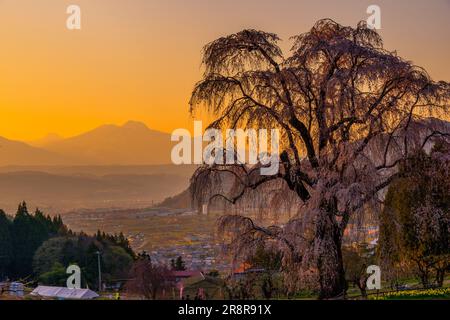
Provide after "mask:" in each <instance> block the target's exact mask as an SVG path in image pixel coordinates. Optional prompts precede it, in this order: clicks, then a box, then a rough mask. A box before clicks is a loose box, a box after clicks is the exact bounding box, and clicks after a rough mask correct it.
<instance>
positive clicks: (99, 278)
mask: <svg viewBox="0 0 450 320" xmlns="http://www.w3.org/2000/svg"><path fill="white" fill-rule="evenodd" d="M95 254H96V255H97V264H98V292H99V293H100V292H101V291H102V267H101V264H100V254H101V252H100V251H97V252H96V253H95Z"/></svg>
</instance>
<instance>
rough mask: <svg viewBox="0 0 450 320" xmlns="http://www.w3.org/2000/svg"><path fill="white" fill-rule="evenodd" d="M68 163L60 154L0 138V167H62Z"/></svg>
mask: <svg viewBox="0 0 450 320" xmlns="http://www.w3.org/2000/svg"><path fill="white" fill-rule="evenodd" d="M68 162H70V160H69V159H67V158H65V157H64V156H61V155H59V154H55V153H53V152H50V151H47V150H43V149H40V148H36V147H32V146H30V145H28V144H26V143H24V142H20V141H14V140H9V139H6V138H3V137H0V166H7V165H17V166H27V165H37V166H39V165H62V164H65V163H68Z"/></svg>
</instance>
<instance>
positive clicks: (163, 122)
mask: <svg viewBox="0 0 450 320" xmlns="http://www.w3.org/2000/svg"><path fill="white" fill-rule="evenodd" d="M391 2H392V1H387V0H380V1H377V4H378V5H379V6H380V7H381V9H382V30H381V31H380V34H381V35H382V37H383V39H384V41H385V47H386V49H388V50H397V52H398V54H399V55H400V56H401V57H403V58H405V59H408V60H412V61H413V62H414V63H415V64H417V65H419V66H422V67H424V68H425V69H426V70H427V71H428V72H429V73H430V75H431V76H432V77H433V79H435V80H445V81H450V62H449V60H448V52H450V43H449V41H448V32H449V31H450V20H449V19H448V17H447V14H448V13H449V12H450V1H448V0H434V1H432V2H433V3H425V2H419V1H416V0H414V1H405V0H400V1H395V3H391ZM74 3H76V4H77V5H79V6H80V7H81V10H82V29H81V30H80V31H69V30H67V29H66V26H65V21H66V18H67V14H66V8H67V6H68V5H69V4H74ZM370 4H373V1H366V0H364V1H360V0H345V1H341V2H339V3H337V2H336V1H332V0H322V1H298V0H282V1H277V2H276V3H275V2H274V1H267V0H263V1H257V0H248V1H246V2H245V3H241V2H238V1H234V0H228V1H225V0H217V1H214V3H211V1H207V0H196V1H193V2H192V3H189V4H188V3H186V1H181V0H171V1H163V0H160V1H158V0H149V1H146V0H134V1H121V0H96V1H92V0H90V1H89V0H77V1H67V0H61V1H58V2H57V3H55V1H52V0H40V1H39V3H37V2H36V1H33V0H3V1H0V19H1V21H2V28H0V36H1V38H2V40H3V41H2V44H3V50H1V51H0V136H2V137H6V138H8V139H13V140H24V141H30V140H36V139H40V138H42V137H44V136H46V135H48V134H49V133H56V134H58V135H60V136H62V137H71V136H75V135H78V134H80V133H83V132H86V131H89V130H92V129H94V128H96V127H98V126H101V125H105V124H115V125H122V124H123V123H125V122H127V121H129V120H135V121H140V122H143V123H145V124H146V125H147V126H148V127H149V128H151V129H153V130H157V131H162V132H166V133H171V132H172V131H173V130H174V129H176V128H187V129H191V127H192V125H193V121H192V118H191V117H190V115H189V113H188V100H189V97H190V92H191V90H192V88H193V86H194V84H195V82H196V81H198V80H199V79H200V76H201V68H200V60H201V49H202V47H203V46H204V45H205V44H206V43H208V42H210V41H212V40H214V39H216V38H218V37H220V36H223V35H227V34H230V33H234V32H237V31H239V30H241V29H244V28H254V29H261V30H264V31H268V32H274V33H277V34H278V35H280V37H281V38H282V39H284V40H285V41H284V42H282V43H281V44H280V45H281V47H282V48H283V50H285V54H286V55H287V54H288V49H289V45H290V42H289V41H288V40H289V37H290V36H292V35H295V34H299V33H302V32H306V31H307V30H309V29H310V28H311V27H312V25H313V24H314V22H315V21H317V20H319V19H321V18H332V19H334V20H336V21H337V22H339V23H341V24H344V25H352V26H354V25H356V23H357V22H358V21H360V20H364V19H366V18H367V16H368V15H367V14H366V8H367V6H368V5H370Z"/></svg>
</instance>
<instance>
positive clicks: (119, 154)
mask: <svg viewBox="0 0 450 320" xmlns="http://www.w3.org/2000/svg"><path fill="white" fill-rule="evenodd" d="M170 137H171V136H170V134H168V133H162V132H159V131H155V130H151V129H149V128H148V127H147V126H146V125H145V124H144V123H142V122H137V121H129V122H127V123H125V124H124V125H123V126H117V125H103V126H100V127H98V128H96V129H93V130H91V131H88V132H85V133H83V134H80V135H77V136H74V137H71V138H66V139H62V138H57V137H55V136H48V137H46V138H44V139H41V140H39V141H37V142H36V141H35V142H34V143H33V144H34V145H35V146H37V145H39V146H40V148H41V149H42V150H39V149H33V150H34V151H36V156H34V155H33V153H32V152H31V151H30V152H29V153H28V160H27V161H26V162H25V163H26V164H27V165H30V164H36V163H39V164H55V163H57V164H61V161H59V160H58V161H56V159H57V158H58V157H59V158H62V159H65V160H64V161H63V162H62V163H63V164H66V165H161V164H170V163H171V160H170V153H171V149H172V142H171V140H170ZM22 146H23V147H25V145H24V144H22ZM29 147H30V146H29ZM30 148H31V147H30ZM38 151H40V153H39V152H38ZM10 152H12V154H14V153H15V152H16V151H14V150H10ZM45 155H47V158H46V157H45ZM52 155H53V157H54V158H53V157H52ZM11 157H12V158H11V159H10V161H3V165H5V164H7V165H18V163H19V162H17V161H16V160H20V157H19V159H17V157H15V156H11ZM34 159H36V163H35V162H34ZM46 159H47V161H46ZM20 163H23V161H22V162H20Z"/></svg>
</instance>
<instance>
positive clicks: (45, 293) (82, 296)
mask: <svg viewBox="0 0 450 320" xmlns="http://www.w3.org/2000/svg"><path fill="white" fill-rule="evenodd" d="M31 295H33V296H40V297H45V298H56V299H67V300H91V299H95V298H98V297H99V295H98V294H97V293H95V292H94V291H92V290H89V289H69V288H63V287H45V286H39V287H37V288H36V289H34V290H33V292H31Z"/></svg>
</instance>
